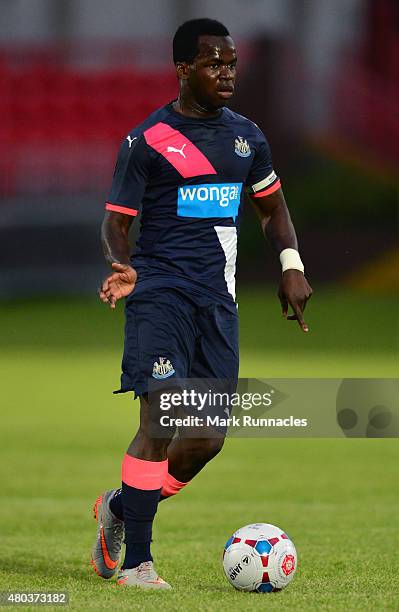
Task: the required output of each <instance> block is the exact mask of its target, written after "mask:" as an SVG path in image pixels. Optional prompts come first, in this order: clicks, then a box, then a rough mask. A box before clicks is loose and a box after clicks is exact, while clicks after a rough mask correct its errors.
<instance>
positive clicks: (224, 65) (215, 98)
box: [187, 36, 237, 108]
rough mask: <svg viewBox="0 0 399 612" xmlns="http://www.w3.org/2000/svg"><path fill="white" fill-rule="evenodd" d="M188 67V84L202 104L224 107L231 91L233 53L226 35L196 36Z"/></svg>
mask: <svg viewBox="0 0 399 612" xmlns="http://www.w3.org/2000/svg"><path fill="white" fill-rule="evenodd" d="M198 43H199V44H198V49H199V51H198V54H197V56H196V57H195V59H194V60H193V62H192V64H191V65H190V67H189V73H188V79H187V82H188V85H189V88H190V90H191V93H192V94H193V96H194V97H195V98H196V100H197V101H198V102H199V103H200V104H202V105H203V106H206V107H209V108H219V107H221V106H224V105H225V104H226V102H227V101H228V100H229V99H230V98H231V97H232V95H233V93H234V84H235V79H236V64H237V53H236V48H235V46H234V42H233V40H232V38H231V37H230V36H200V38H199V41H198Z"/></svg>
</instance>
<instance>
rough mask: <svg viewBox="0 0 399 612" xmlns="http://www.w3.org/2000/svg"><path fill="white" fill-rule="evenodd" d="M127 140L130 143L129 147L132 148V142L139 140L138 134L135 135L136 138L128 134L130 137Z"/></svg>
mask: <svg viewBox="0 0 399 612" xmlns="http://www.w3.org/2000/svg"><path fill="white" fill-rule="evenodd" d="M126 140H127V141H128V143H129V149H130V147H131V146H132V144H133V141H134V140H137V136H135V137H134V138H132V137H131V136H128V137H127V138H126Z"/></svg>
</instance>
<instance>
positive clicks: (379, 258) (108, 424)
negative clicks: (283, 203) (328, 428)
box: [0, 0, 399, 610]
mask: <svg viewBox="0 0 399 612" xmlns="http://www.w3.org/2000/svg"><path fill="white" fill-rule="evenodd" d="M200 16H209V17H214V18H218V19H220V20H221V21H223V22H225V23H226V25H227V26H228V27H229V29H230V30H231V33H232V35H233V37H234V39H235V41H236V43H237V46H238V50H239V59H240V61H239V79H238V89H237V96H236V98H235V100H234V104H233V108H234V110H237V111H238V112H242V113H243V114H245V115H247V116H249V117H250V118H252V119H253V120H255V121H256V122H257V123H258V124H259V125H260V126H261V128H262V129H263V130H264V132H265V133H266V135H267V137H268V139H269V141H270V144H271V146H272V150H273V153H274V160H275V161H274V165H275V168H276V169H277V171H278V172H279V174H280V176H281V177H282V180H283V187H284V192H285V194H286V198H287V201H288V203H289V206H290V209H291V212H292V216H293V218H294V221H295V224H296V227H297V230H298V234H299V238H300V249H301V252H302V254H303V258H304V261H305V264H306V269H307V275H308V277H309V280H310V282H311V283H312V285H313V286H314V289H315V296H314V298H312V301H311V303H310V305H309V308H308V310H307V317H306V319H307V322H308V323H309V326H310V329H311V332H310V334H308V335H307V336H305V335H304V334H301V333H300V332H299V330H298V329H296V328H295V327H294V326H295V325H296V324H294V323H292V324H290V323H287V322H285V321H283V320H281V317H280V314H279V304H278V303H277V301H276V298H275V285H276V282H277V281H278V278H279V275H280V272H279V265H278V263H277V262H276V261H275V257H274V256H272V255H271V253H270V251H269V249H268V247H267V246H266V245H265V244H264V241H263V239H262V236H261V233H260V230H259V227H258V224H257V222H256V220H255V217H254V215H253V214H252V212H251V210H250V209H249V208H248V210H247V213H246V219H245V220H244V225H243V230H242V235H241V246H240V251H239V270H238V299H239V303H240V319H241V347H242V368H241V373H242V375H244V376H259V377H267V376H270V377H277V376H282V377H284V376H286V377H295V376H307V377H317V376H320V377H395V376H396V377H397V376H398V346H399V320H398V299H397V297H398V291H399V274H398V269H399V248H398V244H397V236H398V161H399V119H398V102H399V7H398V3H397V2H396V0H333V1H330V0H249V1H244V0H217V1H212V2H211V1H210V0H146V1H145V2H142V1H139V0H113V2H108V1H107V2H106V1H105V0H0V198H1V199H0V212H1V214H0V265H1V283H0V317H1V319H0V320H1V345H2V351H1V353H0V372H1V375H0V376H1V379H2V390H3V393H2V399H1V404H2V409H3V413H4V415H5V416H4V419H3V422H2V431H3V434H4V435H3V440H2V446H1V461H0V472H1V475H2V476H3V477H4V478H3V479H2V482H4V483H6V484H5V485H4V487H3V491H2V492H3V494H4V495H5V499H6V501H7V503H4V504H2V505H1V507H0V516H1V517H2V518H1V520H2V525H3V527H4V532H3V550H4V551H5V554H4V555H3V559H2V562H1V563H0V578H1V576H3V577H4V580H3V585H4V586H3V588H8V587H11V586H12V587H15V588H22V587H26V588H28V587H29V586H32V588H33V587H35V588H39V587H40V588H61V587H66V588H70V589H71V590H72V592H73V593H75V598H76V601H78V602H80V603H79V605H80V609H86V608H88V607H90V606H91V607H93V606H95V607H97V608H100V607H101V606H102V605H106V603H107V602H108V605H111V604H115V601H116V600H115V599H114V598H116V597H119V594H113V592H110V591H109V590H108V592H107V594H106V593H105V590H104V591H102V592H101V593H100V599H95V594H98V592H99V586H98V583H97V582H95V577H94V575H93V576H91V574H90V576H89V575H88V570H87V565H86V563H87V557H88V552H87V551H88V549H89V548H90V545H91V537H92V528H93V526H91V525H90V524H89V518H88V514H87V509H88V507H89V505H90V502H91V500H92V497H93V496H96V495H97V494H98V491H99V490H100V489H101V487H104V486H110V485H112V483H113V482H114V481H115V484H116V482H117V478H116V479H115V477H116V475H117V474H118V473H119V469H120V468H119V465H120V457H121V455H122V453H123V449H124V448H125V445H127V443H128V441H129V436H130V431H127V430H130V429H132V430H133V429H134V426H135V420H136V411H132V399H131V397H128V396H127V395H125V396H123V397H112V395H111V391H112V389H115V388H117V386H118V378H119V364H120V357H121V347H122V336H123V312H122V311H123V309H122V307H121V305H119V308H118V309H117V312H115V313H111V312H110V311H109V310H108V309H106V308H105V307H104V306H103V305H102V304H100V303H99V302H98V300H97V298H96V289H97V286H98V284H99V282H100V280H101V279H102V277H103V275H104V274H105V271H106V267H105V265H104V262H103V257H102V253H101V248H100V243H99V227H100V223H101V220H102V216H103V207H104V201H105V198H106V195H107V190H108V188H109V185H110V181H111V177H112V173H113V168H114V161H115V156H116V153H117V149H118V147H119V144H120V142H121V140H122V139H123V138H124V137H125V135H126V133H127V132H128V130H129V129H130V128H131V127H133V126H134V125H135V124H137V123H138V122H140V121H141V120H142V119H143V118H144V117H145V116H146V115H147V114H148V113H149V112H151V111H152V110H153V109H155V108H157V107H158V106H160V105H162V104H163V103H166V102H167V101H169V100H170V99H172V98H173V97H174V96H175V95H176V92H177V86H176V80H175V76H174V69H173V65H172V61H171V38H172V36H173V33H174V31H175V29H176V27H177V26H178V25H179V24H180V23H181V22H182V21H184V20H185V19H189V18H192V17H200ZM132 415H133V416H132ZM374 442H375V444H374V443H373V441H353V440H352V441H347V440H330V441H318V440H302V441H299V440H286V441H284V442H279V441H271V442H270V441H268V442H267V443H268V444H271V445H272V446H271V447H269V448H271V449H272V452H270V453H268V454H267V466H268V471H269V474H276V473H279V474H281V475H282V478H278V479H275V478H272V477H270V478H268V479H267V482H266V480H265V479H263V480H261V481H259V480H257V474H258V472H259V458H260V457H263V458H264V457H265V440H256V441H243V440H230V441H229V443H228V444H227V445H226V449H225V451H224V452H223V453H222V454H221V455H220V457H218V459H217V460H216V461H215V462H214V463H213V464H212V466H210V467H209V468H208V469H207V470H206V472H204V474H203V475H201V476H200V477H199V479H198V484H196V486H193V487H192V489H190V488H189V490H188V491H187V493H186V494H185V495H186V502H185V504H182V505H179V503H178V502H176V505H174V504H175V502H174V501H171V502H170V504H171V505H170V506H167V505H166V507H165V508H164V507H163V508H162V512H161V513H160V518H159V521H160V522H159V525H160V527H159V529H160V530H161V529H162V530H163V533H168V534H169V535H168V537H169V540H166V543H165V540H162V542H159V544H156V545H157V546H161V545H162V546H164V547H166V548H164V557H161V558H164V560H163V561H162V563H163V564H164V567H165V566H166V560H165V559H166V558H169V555H170V554H171V550H170V548H168V546H169V544H170V542H171V538H172V533H174V532H173V529H176V533H178V529H179V524H181V521H187V520H188V517H189V516H192V517H195V525H194V524H192V533H194V531H195V530H196V532H195V533H196V536H195V541H194V544H193V545H194V546H195V547H196V548H195V551H196V555H195V557H196V560H197V561H198V560H199V561H198V563H197V566H198V567H199V566H200V564H201V563H202V564H203V567H205V568H211V570H210V571H211V573H212V572H213V574H212V579H209V580H208V582H210V584H211V586H210V587H209V588H208V587H205V586H204V587H203V590H202V596H203V598H204V601H205V602H208V604H209V606H211V605H214V599H215V597H216V598H217V597H219V596H220V592H219V591H217V589H216V587H214V586H212V585H213V584H218V581H220V580H222V578H221V576H220V574H219V573H218V572H219V569H220V568H219V565H218V559H216V557H215V550H216V548H217V547H218V546H220V545H221V544H222V543H223V538H224V537H225V534H226V532H227V534H226V535H228V532H229V530H230V529H233V528H236V527H238V526H239V525H238V524H237V521H239V522H240V523H242V524H244V523H245V522H251V521H253V520H264V519H263V518H261V517H263V516H265V517H266V518H267V520H270V522H276V523H277V524H279V523H281V524H282V525H287V530H288V531H290V528H291V532H293V535H294V539H295V541H296V542H297V544H298V547H299V550H300V551H302V552H303V553H304V570H303V571H304V574H303V580H298V582H297V583H296V585H295V589H296V590H294V587H293V591H292V599H286V600H285V601H286V602H288V603H291V605H292V606H294V607H295V609H305V608H306V607H307V606H308V604H309V599H308V598H309V597H313V595H310V594H311V593H314V584H315V582H316V584H317V585H318V587H317V589H316V594H315V595H314V597H316V598H317V597H319V598H320V597H324V598H325V602H324V604H323V605H324V607H323V609H334V610H337V609H346V610H348V609H356V608H352V607H350V598H351V597H352V595H353V593H354V590H356V589H357V591H356V593H357V596H358V597H359V598H362V597H363V598H365V599H361V601H362V603H361V604H360V605H359V607H358V608H357V609H362V610H365V609H372V608H373V609H377V608H378V604H379V603H381V601H382V600H381V598H382V597H385V598H386V600H384V601H385V603H386V607H387V608H389V607H390V605H391V603H392V601H393V600H392V598H391V595H390V592H391V591H392V589H393V577H392V575H390V574H389V572H388V573H387V574H384V571H385V570H386V568H388V567H390V565H392V559H393V554H394V552H393V551H394V550H395V552H396V550H397V543H396V544H395V540H394V539H393V535H392V534H393V531H392V529H391V527H392V525H391V523H392V521H393V520H394V519H393V517H394V516H397V513H396V512H395V506H394V502H395V499H394V487H392V482H393V479H394V470H395V469H396V468H395V465H397V461H398V449H397V444H396V441H395V440H391V441H389V440H381V441H374ZM377 442H378V444H377ZM361 443H364V444H366V443H367V446H364V445H361ZM393 443H395V444H396V446H394V444H393ZM273 449H274V450H273ZM242 452H245V457H246V460H245V461H240V460H239V457H240V454H241V453H242ZM293 458H294V461H293ZM293 464H294V465H293ZM232 466H233V467H232ZM232 471H233V472H234V478H235V481H236V482H241V483H249V482H252V485H253V486H252V487H251V502H252V503H251V504H249V505H248V504H247V503H246V499H245V487H244V485H242V487H241V488H239V489H240V490H238V491H237V488H234V487H233V488H232V489H230V488H229V487H227V488H225V490H224V493H223V495H222V496H221V497H220V501H218V500H219V496H220V482H226V481H227V480H228V479H230V478H232ZM365 474H367V478H365V476H364V475H365ZM381 474H383V475H384V477H383V479H381V478H382V477H381ZM241 489H242V490H241ZM212 491H213V492H214V493H215V496H214V497H213V496H212ZM374 491H377V495H376V496H375V495H374ZM216 493H217V495H216ZM240 495H242V496H243V497H242V498H241V497H240ZM26 496H28V497H29V512H27V503H26ZM211 496H212V513H213V515H214V516H215V517H216V516H219V517H220V518H219V519H218V526H217V529H216V527H215V529H214V530H213V531H212V529H211V528H210V521H209V507H210V506H209V505H208V500H209V498H210V497H211ZM375 498H376V499H377V500H378V503H377V501H376V499H375ZM265 499H267V500H268V502H267V513H268V514H267V516H266V510H265V507H266V506H265ZM315 500H317V502H316V501H315ZM218 503H220V504H221V505H220V506H218ZM227 507H229V511H228V512H227V510H226V508H227ZM252 510H253V512H254V514H252ZM176 512H177V514H176ZM66 513H67V516H66ZM179 513H180V514H179ZM196 513H197V514H196ZM21 516H23V517H24V520H23V521H22V522H21V520H20V517H21ZM82 516H83V517H86V516H87V521H85V520H83V519H82ZM336 517H339V521H340V525H341V538H340V539H339V541H345V539H347V540H349V538H351V540H352V548H351V552H350V553H348V550H347V548H346V549H345V550H343V551H342V549H341V550H338V546H339V544H338V541H337V538H336V534H334V529H335V527H336V521H337V518H336ZM188 524H189V525H191V523H190V520H189V523H188ZM315 525H319V528H316V532H317V538H318V542H319V544H314V542H313V536H314V529H315ZM171 529H172V531H171ZM373 530H374V531H373ZM365 532H367V537H365ZM371 533H373V537H375V538H376V540H378V541H381V540H382V539H383V538H384V542H385V544H384V546H385V547H384V555H385V556H384V555H382V556H381V555H379V556H378V559H377V560H376V559H375V558H374V559H373V561H372V563H373V575H374V578H373V580H374V582H373V593H372V597H374V598H375V599H374V600H373V599H371V600H370V599H367V597H369V596H371V595H370V594H369V590H370V588H369V587H370V568H368V566H367V563H366V565H365V564H364V560H365V559H368V558H369V549H368V542H369V539H368V537H369V536H370V537H371V535H370V534H371ZM397 533H399V530H398V531H397ZM77 534H78V538H77V537H76V536H77ZM197 536H198V537H197ZM193 537H194V536H193ZM78 540H79V541H78ZM178 540H179V542H178V543H176V542H174V543H173V554H172V556H171V559H172V561H171V563H170V564H169V568H168V572H166V571H165V577H166V578H167V577H170V578H171V579H173V577H174V576H173V574H174V572H175V573H176V572H177V574H176V576H177V577H176V580H177V581H179V580H180V581H181V580H182V576H185V578H184V579H185V580H186V581H187V584H189V585H191V586H192V588H193V589H194V591H195V588H196V583H195V581H194V583H193V575H194V576H197V574H198V581H199V582H200V583H201V580H203V576H202V575H200V573H199V570H196V572H197V574H195V573H194V574H192V575H189V574H187V575H186V574H184V572H185V571H188V570H186V569H184V568H183V565H184V564H183V563H181V561H182V559H183V556H184V554H185V546H184V542H183V541H182V540H181V538H178ZM71 542H73V543H74V546H72V547H71ZM168 542H169V544H168ZM201 542H202V543H203V542H210V546H209V548H207V549H205V547H204V546H203V544H201ZM334 542H336V546H337V548H336V549H334ZM387 542H388V544H389V545H388V544H387ZM326 546H328V547H329V550H331V551H332V550H334V555H333V556H332V558H331V559H326V557H325V554H324V552H325V547H326ZM395 547H396V548H395ZM39 549H40V550H39ZM50 550H51V564H50V563H49V559H48V554H49V551H50ZM344 553H345V554H344ZM165 555H166V557H165ZM217 555H218V552H217V553H216V556H217ZM21 558H23V560H24V562H23V567H20V566H21V562H20V560H21ZM215 559H216V560H215ZM314 562H315V563H316V564H317V563H318V568H319V569H320V568H321V567H323V568H324V570H323V571H324V573H322V576H321V577H320V572H319V569H317V567H316V566H315V565H314ZM173 563H175V565H173ZM369 563H371V560H370V561H369ZM378 563H379V564H380V565H379V566H378ZM376 564H377V565H376ZM50 565H51V567H50ZM177 565H179V569H178V570H177V569H176V568H177ZM197 566H196V567H197ZM188 567H190V564H189V566H188ZM376 567H377V569H376ZM1 568H3V574H1ZM161 569H162V565H161ZM190 571H192V568H191V570H190ZM351 572H352V574H353V573H354V578H353V580H354V583H351V582H350V579H349V576H350V575H351ZM210 575H211V574H210ZM337 577H338V578H339V579H340V580H341V579H342V580H343V584H344V585H345V584H346V588H344V591H345V593H344V592H343V591H342V592H341V591H339V592H337V588H336V585H337V582H338V578H337ZM195 579H196V580H197V578H195ZM307 579H308V580H309V581H310V582H306V580H307ZM384 580H385V582H384ZM46 581H47V582H46ZM190 581H191V582H190ZM318 581H319V582H318ZM345 581H346V582H345ZM353 584H356V589H354V587H353ZM191 586H190V588H191ZM106 587H107V585H105V587H104V589H106ZM207 588H208V590H207ZM194 591H193V592H194ZM78 593H80V595H79V596H78ZM82 593H85V596H83V594H82ZM228 593H230V591H229V592H228ZM299 593H302V594H303V597H304V599H303V601H302V600H300V603H299V604H298V599H296V598H297V597H298V594H299ZM317 593H318V594H317ZM225 595H226V596H227V595H228V594H227V593H226V594H223V596H225ZM228 596H229V597H230V595H228ZM233 596H234V593H233V594H231V601H230V600H229V601H228V602H226V605H227V604H229V605H233V606H234V609H246V608H245V605H246V604H245V603H242V606H243V607H242V608H240V607H239V600H238V599H234V600H233ZM85 597H86V599H85ZM187 597H188V595H187ZM287 597H289V598H290V597H291V595H287ZM329 597H331V598H333V599H334V602H335V603H334V606H333V607H332V608H329V607H328V605H327V604H328V599H329ZM79 598H80V599H79ZM117 601H118V609H122V608H123V607H124V605H125V604H124V603H123V601H122V598H121V597H120V598H119V599H118V600H117ZM185 601H186V600H185ZM240 601H241V600H240ZM317 601H318V602H319V603H317ZM317 601H316V603H315V608H314V609H321V604H320V601H321V600H320V599H319V600H317ZM359 601H360V600H359ZM212 602H213V603H212ZM326 602H327V603H326ZM186 604H187V605H186V607H185V608H184V606H183V608H182V609H188V607H187V606H188V605H189V604H190V606H191V608H193V606H194V608H193V609H200V608H199V606H198V601H197V600H195V601H188V600H187V601H186ZM319 604H320V605H319ZM76 605H77V606H78V608H79V605H78V604H76ZM126 605H127V604H126ZM258 605H259V606H260V607H261V604H260V603H259V604H258V602H256V604H255V603H254V604H252V601H251V606H254V609H257V608H258ZM268 605H270V606H271V608H273V607H274V605H275V604H274V603H273V602H270V604H269V602H268ZM277 605H278V604H277V603H276V606H277ZM392 605H394V604H392ZM129 607H130V609H133V608H132V606H131V604H129ZM383 607H384V606H382V608H383ZM164 609H165V610H166V609H169V608H168V607H164ZM170 609H176V607H172V608H170ZM204 609H215V608H211V607H208V608H204ZM226 609H227V608H226ZM230 609H232V608H230ZM275 609H278V608H277V607H276V608H275ZM384 609H385V608H384Z"/></svg>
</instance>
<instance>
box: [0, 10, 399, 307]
mask: <svg viewBox="0 0 399 612" xmlns="http://www.w3.org/2000/svg"><path fill="white" fill-rule="evenodd" d="M0 9H1V20H0V83H1V96H0V117H1V123H0V197H1V203H0V207H1V215H0V260H1V262H2V263H1V265H2V282H1V284H0V295H1V296H2V297H5V298H10V297H14V296H18V295H19V296H22V297H26V296H27V295H36V294H40V295H43V294H46V295H54V294H56V293H61V294H67V293H75V294H84V293H86V294H91V295H92V294H93V291H94V290H95V288H96V286H97V284H98V279H99V278H100V277H101V276H102V274H103V271H104V267H103V264H102V258H101V253H100V248H99V243H98V227H99V223H100V221H101V217H102V213H103V202H104V200H105V198H106V195H107V190H108V188H109V185H110V180H111V177H112V172H113V166H114V161H115V155H116V152H117V149H118V147H119V144H120V142H121V141H122V139H123V138H124V136H125V134H126V133H127V131H128V130H129V129H131V127H133V126H134V125H135V124H137V123H138V122H140V121H141V120H142V119H143V118H144V117H145V116H146V115H147V114H148V113H149V112H151V111H152V110H153V109H155V108H157V107H158V106H160V105H162V104H163V103H165V102H167V101H169V100H170V99H172V98H173V97H174V96H175V95H176V91H177V87H176V79H175V75H174V69H173V65H172V62H171V37H172V35H173V33H174V30H175V28H176V27H177V25H178V24H179V23H181V22H182V21H183V20H184V19H186V18H191V17H197V16H201V15H212V16H214V17H215V18H220V19H221V20H222V21H225V22H226V24H227V25H228V27H229V28H230V30H231V32H232V34H233V36H234V38H235V40H236V42H237V45H238V49H239V54H240V63H239V80H238V90H237V96H236V99H235V100H234V104H233V108H234V109H235V110H237V111H238V112H242V113H243V114H245V115H248V116H249V117H251V118H253V119H254V120H255V121H256V122H257V123H258V124H259V125H260V126H261V128H262V129H263V130H264V131H265V133H266V134H267V137H268V138H269V141H270V143H271V146H272V151H273V153H274V160H275V167H276V169H277V170H278V172H279V173H280V175H281V176H282V179H283V185H284V190H285V193H286V197H287V200H288V202H289V205H290V207H291V209H292V214H293V217H294V219H295V223H296V225H297V228H298V233H299V235H300V240H301V250H302V252H303V254H304V258H305V261H306V264H307V271H308V275H309V277H310V279H311V280H312V281H313V283H315V284H316V285H317V286H319V284H320V283H331V282H340V283H342V282H347V283H349V286H353V287H355V286H356V287H362V288H367V289H370V290H372V291H386V292H389V291H391V290H393V289H394V288H395V289H398V284H399V275H398V274H397V273H396V272H397V267H398V264H399V254H398V251H397V245H396V244H395V242H396V239H397V229H398V226H397V223H398V182H397V178H398V176H397V175H398V173H397V169H398V159H399V119H398V101H399V9H398V5H397V3H396V2H395V0H334V2H329V1H327V0H307V1H306V2H305V1H303V2H302V1H301V0H300V1H297V0H251V2H248V3H246V2H243V1H242V0H218V2H210V1H207V0H202V1H198V0H195V1H190V0H185V1H181V0H169V1H162V0H148V1H146V2H139V1H132V0H116V2H114V3H112V4H111V3H109V2H106V1H105V0H56V1H55V2H54V0H12V1H8V0H1V2H0ZM247 216H248V218H251V213H250V212H248V215H247ZM241 242H242V243H241V251H240V269H239V279H240V282H241V283H245V282H246V281H247V282H248V283H249V282H251V283H252V284H253V283H257V284H261V285H263V284H264V283H267V282H270V281H271V279H272V278H274V275H273V276H272V275H271V272H272V271H274V272H276V271H277V270H278V267H277V265H274V258H272V257H270V256H267V255H266V253H267V251H266V248H265V247H264V246H263V243H262V238H261V236H260V232H259V230H258V227H257V225H256V224H255V223H253V222H249V221H247V223H245V225H244V230H243V234H242V241H241ZM259 256H260V258H261V261H262V266H258V265H254V260H255V258H256V259H257V260H259V259H258V258H259Z"/></svg>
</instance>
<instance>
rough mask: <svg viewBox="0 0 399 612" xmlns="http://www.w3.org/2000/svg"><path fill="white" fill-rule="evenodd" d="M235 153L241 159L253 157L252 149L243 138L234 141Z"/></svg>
mask: <svg viewBox="0 0 399 612" xmlns="http://www.w3.org/2000/svg"><path fill="white" fill-rule="evenodd" d="M234 151H235V152H236V153H237V155H239V156H240V157H249V156H250V155H251V147H250V146H249V144H248V143H247V141H246V140H245V138H243V137H242V136H237V138H236V139H235V141H234Z"/></svg>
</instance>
